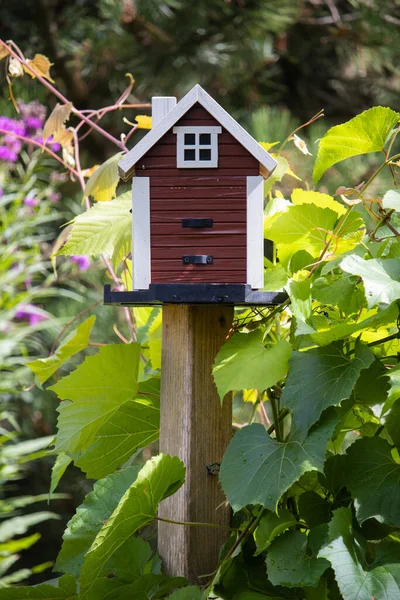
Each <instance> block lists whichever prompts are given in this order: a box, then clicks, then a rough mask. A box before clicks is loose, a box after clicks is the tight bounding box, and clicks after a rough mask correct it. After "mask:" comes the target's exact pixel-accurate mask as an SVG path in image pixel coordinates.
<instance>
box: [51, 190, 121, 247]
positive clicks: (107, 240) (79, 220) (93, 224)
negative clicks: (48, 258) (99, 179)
mask: <svg viewBox="0 0 400 600" xmlns="http://www.w3.org/2000/svg"><path fill="white" fill-rule="evenodd" d="M131 207H132V200H131V196H130V193H129V192H127V193H126V194H122V195H121V196H118V198H116V199H115V200H112V202H106V203H105V204H96V205H95V206H93V207H92V208H90V209H89V210H87V211H85V212H84V213H82V214H80V215H78V216H77V217H76V218H75V219H74V223H73V226H72V231H71V234H70V236H69V238H68V241H67V243H66V244H65V246H63V248H62V249H61V250H60V251H59V252H58V253H57V256H58V255H61V254H62V255H78V256H79V255H86V254H89V255H90V256H98V255H99V254H105V255H106V256H109V257H111V256H114V258H118V256H119V255H120V250H121V248H124V247H125V243H126V241H127V240H128V239H129V236H130V235H131V229H132V217H131V215H130V213H129V211H130V209H131Z"/></svg>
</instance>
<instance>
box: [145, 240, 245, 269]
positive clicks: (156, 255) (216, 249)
mask: <svg viewBox="0 0 400 600" xmlns="http://www.w3.org/2000/svg"><path fill="white" fill-rule="evenodd" d="M245 244H246V241H244V244H243V246H207V248H206V250H205V248H204V245H202V244H198V245H196V244H195V243H194V244H193V245H191V244H186V245H183V246H168V247H163V248H160V247H158V246H154V247H153V248H152V250H151V258H152V260H153V264H154V263H156V262H157V261H158V260H164V259H168V260H171V259H174V258H177V259H181V258H182V256H186V255H191V254H204V252H206V253H207V254H210V255H211V256H214V258H218V260H219V259H221V258H234V259H242V258H246V245H245Z"/></svg>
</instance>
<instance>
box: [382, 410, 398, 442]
mask: <svg viewBox="0 0 400 600" xmlns="http://www.w3.org/2000/svg"><path fill="white" fill-rule="evenodd" d="M399 423H400V402H395V403H394V405H393V406H392V408H391V410H390V412H389V413H388V414H387V415H386V419H385V426H386V429H387V430H388V432H389V434H390V437H391V438H392V440H393V443H394V445H395V446H397V448H400V427H399Z"/></svg>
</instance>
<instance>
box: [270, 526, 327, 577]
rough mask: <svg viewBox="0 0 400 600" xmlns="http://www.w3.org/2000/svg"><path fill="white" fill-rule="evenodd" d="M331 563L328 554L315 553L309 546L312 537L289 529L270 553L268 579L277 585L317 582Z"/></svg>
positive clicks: (274, 542)
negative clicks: (315, 554)
mask: <svg viewBox="0 0 400 600" xmlns="http://www.w3.org/2000/svg"><path fill="white" fill-rule="evenodd" d="M328 567H329V562H328V561H327V560H326V559H325V558H317V557H316V556H314V555H313V553H312V552H311V550H310V549H309V548H308V537H307V535H306V534H305V533H303V532H301V531H287V532H286V533H284V534H283V535H281V536H280V537H278V538H277V539H276V540H274V541H273V542H272V544H271V546H270V547H269V550H268V554H267V573H268V579H269V580H270V581H271V583H272V584H273V585H284V586H286V587H300V586H313V585H317V583H318V581H319V579H320V577H321V575H322V574H323V573H324V572H325V571H326V569H327V568H328Z"/></svg>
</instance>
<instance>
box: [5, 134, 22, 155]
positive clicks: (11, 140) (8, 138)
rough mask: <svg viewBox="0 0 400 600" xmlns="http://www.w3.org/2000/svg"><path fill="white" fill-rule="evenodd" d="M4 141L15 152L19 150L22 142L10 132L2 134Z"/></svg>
mask: <svg viewBox="0 0 400 600" xmlns="http://www.w3.org/2000/svg"><path fill="white" fill-rule="evenodd" d="M4 142H5V143H6V144H7V146H8V147H9V148H10V149H11V150H13V151H14V152H16V153H17V154H19V153H20V152H21V148H22V142H21V140H19V139H18V138H16V137H15V135H13V134H12V133H8V134H7V135H5V136H4Z"/></svg>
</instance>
